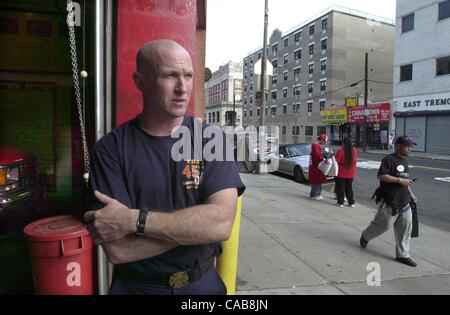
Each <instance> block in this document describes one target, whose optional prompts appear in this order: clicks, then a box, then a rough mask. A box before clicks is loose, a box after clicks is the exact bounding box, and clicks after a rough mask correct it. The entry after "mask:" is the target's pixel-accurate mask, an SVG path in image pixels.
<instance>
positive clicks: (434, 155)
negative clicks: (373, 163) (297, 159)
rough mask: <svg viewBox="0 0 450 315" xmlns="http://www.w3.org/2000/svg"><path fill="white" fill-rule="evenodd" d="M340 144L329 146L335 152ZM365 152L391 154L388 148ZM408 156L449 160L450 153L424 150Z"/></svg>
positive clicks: (359, 150) (360, 150) (359, 149)
mask: <svg viewBox="0 0 450 315" xmlns="http://www.w3.org/2000/svg"><path fill="white" fill-rule="evenodd" d="M340 148H341V146H331V149H333V151H335V152H337V151H338V150H339V149H340ZM357 150H358V153H360V152H362V149H361V148H357ZM366 153H369V154H378V155H383V156H386V155H388V154H391V153H392V152H391V151H388V150H371V149H368V150H367V151H366ZM409 156H410V157H414V158H419V159H428V160H441V161H450V155H443V154H431V153H424V152H411V153H410V155H409Z"/></svg>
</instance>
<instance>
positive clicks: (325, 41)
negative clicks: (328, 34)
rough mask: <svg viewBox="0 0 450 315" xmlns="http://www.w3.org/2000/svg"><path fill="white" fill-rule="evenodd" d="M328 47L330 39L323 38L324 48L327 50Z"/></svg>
mask: <svg viewBox="0 0 450 315" xmlns="http://www.w3.org/2000/svg"><path fill="white" fill-rule="evenodd" d="M327 48H328V40H327V39H323V40H322V50H325V49H327Z"/></svg>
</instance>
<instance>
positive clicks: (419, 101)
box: [394, 93, 450, 154]
mask: <svg viewBox="0 0 450 315" xmlns="http://www.w3.org/2000/svg"><path fill="white" fill-rule="evenodd" d="M394 116H395V117H396V128H395V131H396V136H401V135H407V136H409V137H410V138H412V139H413V140H414V142H416V143H417V145H416V146H414V151H418V152H427V153H433V154H450V137H448V136H447V134H448V130H450V93H444V94H433V95H423V96H416V97H407V98H399V99H397V100H396V113H395V114H394Z"/></svg>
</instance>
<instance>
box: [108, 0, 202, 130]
mask: <svg viewBox="0 0 450 315" xmlns="http://www.w3.org/2000/svg"><path fill="white" fill-rule="evenodd" d="M198 1H202V0H198ZM203 1H204V0H203ZM117 3H118V28H117V39H118V43H117V45H118V47H117V110H116V124H117V125H120V124H122V123H124V122H125V121H127V120H130V119H132V118H134V117H135V116H136V115H137V114H138V113H140V112H141V110H142V97H141V94H140V92H139V91H138V90H137V88H136V87H135V85H134V82H133V80H132V74H133V72H134V71H135V69H136V53H137V52H138V50H139V48H140V47H141V46H142V45H144V44H145V43H147V42H149V41H152V40H155V39H161V38H166V39H172V40H175V41H176V42H178V43H179V44H181V45H182V46H184V47H185V48H186V50H187V51H188V52H189V54H190V55H191V58H192V60H193V62H194V60H195V57H196V56H195V49H196V21H197V0H120V1H117ZM195 71H196V72H198V71H203V72H204V69H195ZM194 93H195V91H194V92H193V94H194ZM193 100H194V96H193V97H192V98H191V102H190V106H189V109H188V114H189V115H194V105H193Z"/></svg>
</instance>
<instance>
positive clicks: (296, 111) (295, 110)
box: [292, 103, 300, 114]
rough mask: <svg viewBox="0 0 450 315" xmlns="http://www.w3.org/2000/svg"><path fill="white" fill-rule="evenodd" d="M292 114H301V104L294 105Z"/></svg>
mask: <svg viewBox="0 0 450 315" xmlns="http://www.w3.org/2000/svg"><path fill="white" fill-rule="evenodd" d="M292 112H293V113H294V114H295V113H300V103H298V104H294V105H293V107H292Z"/></svg>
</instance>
